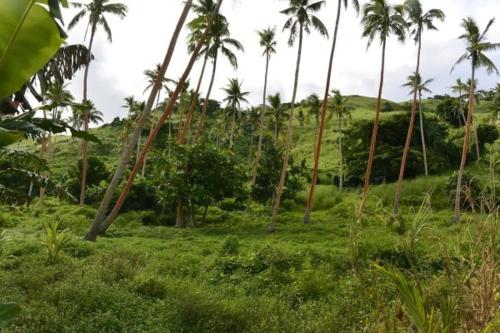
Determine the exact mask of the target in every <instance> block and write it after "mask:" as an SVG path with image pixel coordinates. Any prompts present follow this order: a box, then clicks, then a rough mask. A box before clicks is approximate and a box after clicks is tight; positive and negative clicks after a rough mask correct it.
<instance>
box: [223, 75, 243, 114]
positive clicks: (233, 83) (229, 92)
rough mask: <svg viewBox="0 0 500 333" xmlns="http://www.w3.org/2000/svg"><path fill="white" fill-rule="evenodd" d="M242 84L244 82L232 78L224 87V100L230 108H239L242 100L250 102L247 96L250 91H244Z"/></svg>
mask: <svg viewBox="0 0 500 333" xmlns="http://www.w3.org/2000/svg"><path fill="white" fill-rule="evenodd" d="M242 85H243V82H240V81H238V79H230V80H229V83H228V85H227V86H226V87H225V88H222V90H224V92H225V93H226V98H224V102H226V103H227V106H228V107H229V108H231V109H234V110H239V109H240V107H241V103H242V102H244V103H248V100H247V99H246V96H248V94H250V92H248V91H242V89H241V86H242Z"/></svg>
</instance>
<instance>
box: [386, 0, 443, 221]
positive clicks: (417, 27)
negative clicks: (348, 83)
mask: <svg viewBox="0 0 500 333" xmlns="http://www.w3.org/2000/svg"><path fill="white" fill-rule="evenodd" d="M402 9H403V11H404V12H405V13H406V14H407V15H408V18H409V21H410V22H409V24H410V26H411V27H412V28H413V30H412V31H411V35H413V36H414V41H415V43H416V44H417V47H418V51H417V65H416V70H415V74H414V75H412V76H410V77H409V79H413V89H412V93H413V104H412V109H411V114H410V124H409V127H408V133H407V135H406V141H405V147H404V150H403V157H402V159H401V167H400V170H399V179H398V184H397V187H396V196H395V199H394V214H395V215H398V214H399V204H400V198H401V189H402V188H403V180H404V174H405V170H406V162H407V160H408V154H409V152H410V145H411V140H412V138H413V131H414V128H415V117H416V113H417V98H418V100H419V103H418V105H419V106H420V125H421V126H420V132H421V137H422V148H423V152H424V166H425V175H426V176H428V175H429V171H428V167H427V154H426V149H425V137H424V128H423V116H422V105H421V93H422V89H420V86H425V83H422V82H421V77H420V59H421V54H422V35H423V32H424V29H427V30H437V28H436V27H435V26H434V22H433V21H434V20H441V21H444V18H445V15H444V13H443V11H441V10H440V9H430V10H429V11H428V12H424V11H423V9H422V4H421V3H420V0H406V1H405V3H404V5H403V7H402Z"/></svg>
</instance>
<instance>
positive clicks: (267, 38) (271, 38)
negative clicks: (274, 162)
mask: <svg viewBox="0 0 500 333" xmlns="http://www.w3.org/2000/svg"><path fill="white" fill-rule="evenodd" d="M257 34H258V35H259V44H260V46H261V47H262V48H263V49H264V51H263V52H262V55H263V56H265V57H266V70H265V74H264V92H263V94H262V112H261V113H260V121H259V144H258V146H257V153H256V155H255V163H254V165H253V170H252V186H254V185H255V182H256V180H257V170H258V169H259V165H260V159H261V158H262V140H263V136H264V121H265V119H266V111H267V104H266V102H267V78H268V74H269V62H270V61H271V55H272V54H274V53H276V45H277V44H278V42H277V41H276V29H274V28H273V29H271V27H269V28H267V29H264V30H260V31H257Z"/></svg>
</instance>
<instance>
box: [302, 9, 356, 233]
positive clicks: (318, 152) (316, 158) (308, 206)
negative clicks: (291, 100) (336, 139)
mask: <svg viewBox="0 0 500 333" xmlns="http://www.w3.org/2000/svg"><path fill="white" fill-rule="evenodd" d="M351 2H352V5H353V6H354V9H355V10H356V12H357V13H359V1H358V0H351ZM342 3H343V4H344V7H345V9H347V6H348V4H349V1H348V0H338V3H337V18H336V20H335V30H334V33H333V40H332V48H331V52H330V62H329V63H328V73H327V77H326V85H325V94H324V98H323V104H322V107H321V115H320V124H319V131H318V133H317V138H316V142H315V145H314V147H315V149H314V166H313V171H312V177H311V186H310V188H309V193H308V196H307V203H306V209H305V214H304V222H305V223H306V224H307V223H310V220H311V209H312V205H313V200H314V191H315V189H316V183H317V182H318V171H319V160H320V156H321V145H322V143H323V131H324V129H325V124H326V122H325V118H326V113H327V107H328V106H327V105H328V102H327V101H328V96H329V92H330V82H331V79H332V71H333V59H334V56H335V49H336V46H337V35H338V32H339V26H340V14H341V10H342Z"/></svg>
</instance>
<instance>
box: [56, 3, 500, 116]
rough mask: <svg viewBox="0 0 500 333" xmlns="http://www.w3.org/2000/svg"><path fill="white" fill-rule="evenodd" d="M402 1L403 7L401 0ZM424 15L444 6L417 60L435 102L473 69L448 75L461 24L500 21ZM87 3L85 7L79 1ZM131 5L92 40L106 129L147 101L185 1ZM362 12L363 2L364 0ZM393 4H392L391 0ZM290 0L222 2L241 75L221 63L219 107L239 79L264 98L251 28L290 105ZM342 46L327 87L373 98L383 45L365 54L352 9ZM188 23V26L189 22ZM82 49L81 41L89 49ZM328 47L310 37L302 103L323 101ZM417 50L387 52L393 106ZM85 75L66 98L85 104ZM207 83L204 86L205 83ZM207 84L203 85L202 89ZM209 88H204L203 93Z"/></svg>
mask: <svg viewBox="0 0 500 333" xmlns="http://www.w3.org/2000/svg"><path fill="white" fill-rule="evenodd" d="M401 1H402V0H401ZM421 1H422V4H423V7H424V10H428V9H430V8H440V9H442V10H443V11H444V12H445V13H446V16H447V17H446V21H445V22H444V23H439V22H438V23H436V25H437V26H438V28H439V29H440V30H439V31H437V32H425V34H424V39H423V40H424V47H423V53H422V70H421V72H422V76H423V78H424V79H428V78H433V79H434V80H435V81H434V82H433V84H432V86H431V89H432V90H433V92H434V93H436V94H444V93H449V89H448V88H449V87H450V86H451V85H452V84H453V82H454V81H455V80H456V79H457V78H458V77H462V78H463V79H466V78H468V77H469V76H470V73H469V67H468V66H467V65H466V64H464V65H462V66H460V67H458V68H457V69H456V70H455V71H454V72H453V73H452V74H450V69H451V66H452V65H453V64H454V62H455V61H456V60H457V59H458V57H459V56H460V55H461V54H462V53H464V44H463V42H462V41H461V40H458V39H457V37H458V36H459V35H460V34H461V33H462V30H461V28H460V23H461V20H462V19H463V18H464V17H466V16H471V17H473V18H474V19H476V20H477V22H478V23H479V25H480V28H481V29H484V27H485V25H486V23H487V22H488V20H489V19H491V18H492V17H493V16H494V15H495V14H497V13H500V1H499V0H474V1H471V0H421ZM83 2H87V1H83ZM121 2H122V3H125V4H126V5H127V6H128V7H129V13H128V16H127V18H126V19H124V20H119V19H114V18H110V19H109V22H110V25H111V28H112V30H113V43H111V44H110V43H108V41H107V40H106V37H105V34H104V33H103V32H102V31H99V32H98V36H97V38H96V41H95V46H94V50H93V53H94V55H95V57H96V59H95V61H94V62H92V65H91V70H90V79H89V82H90V86H89V94H90V99H92V100H93V101H94V102H95V104H96V105H97V107H98V108H99V109H100V110H101V111H102V112H103V113H104V115H105V119H106V121H110V120H112V119H113V118H114V117H116V116H119V117H124V116H125V115H126V110H125V109H123V108H121V106H122V105H123V98H124V97H126V96H129V95H134V96H135V97H136V98H137V99H146V98H147V96H146V95H144V94H143V91H144V88H145V86H146V83H145V79H144V75H143V71H144V70H145V69H148V68H153V67H154V66H155V64H157V63H159V62H161V61H162V59H163V58H164V54H165V52H166V49H167V47H168V43H169V40H170V37H171V35H172V32H173V30H174V27H175V25H176V23H177V20H178V16H179V14H180V13H181V11H182V7H183V1H181V0H121ZM326 2H327V4H326V6H325V7H324V9H323V10H322V11H321V12H320V13H319V14H318V16H319V17H320V19H321V20H322V21H323V22H324V23H325V25H326V26H327V27H328V28H329V31H330V35H331V34H332V30H333V25H334V20H335V15H336V13H335V11H336V3H337V1H334V0H327V1H326ZM360 2H361V3H362V4H364V3H366V2H367V1H366V0H360ZM390 2H391V3H398V2H399V1H398V2H394V1H390ZM287 4H288V1H287V0H226V1H224V4H223V8H222V12H223V14H224V15H225V16H226V17H227V18H228V20H229V23H230V30H231V34H232V37H233V38H236V39H237V40H239V41H240V42H241V43H242V44H243V45H244V47H245V52H244V53H241V54H238V60H239V68H238V69H237V70H233V68H232V67H231V66H230V65H229V64H228V62H227V60H225V59H223V60H221V62H220V67H218V72H217V77H216V81H215V87H214V91H213V98H215V99H219V100H220V99H222V98H223V96H224V94H223V92H222V90H221V89H220V88H221V87H223V86H224V85H226V83H227V81H228V78H236V77H237V78H239V79H240V80H243V88H244V90H246V91H250V93H251V94H250V98H249V101H250V103H251V104H252V105H257V104H259V103H260V102H261V100H262V97H261V96H262V86H263V80H264V79H263V76H264V64H265V62H264V61H265V60H264V58H263V57H262V50H261V49H260V46H259V43H258V37H257V34H256V31H257V30H260V29H263V28H266V27H268V26H271V27H276V28H277V31H278V52H277V54H276V55H275V56H274V57H273V58H272V60H271V66H270V73H269V90H268V91H269V94H271V93H276V92H280V93H281V94H282V98H283V100H284V101H288V100H289V99H290V98H291V94H292V88H293V75H294V66H295V59H296V48H290V47H289V46H288V45H287V43H286V42H287V37H288V35H287V32H282V27H283V23H284V22H285V20H286V17H285V16H284V15H282V14H280V13H279V12H280V10H282V9H284V8H286V7H287ZM74 13H75V11H74V9H72V10H68V11H67V12H66V13H65V18H66V22H69V20H70V19H71V17H72V16H73V15H74ZM342 14H343V16H342V19H341V29H340V32H339V41H338V48H337V53H336V59H335V67H334V75H333V79H332V86H333V87H335V88H338V89H340V90H341V91H342V93H343V94H346V95H347V94H359V95H366V96H375V95H376V93H377V88H378V79H379V72H380V52H381V51H380V47H379V44H378V43H374V44H373V45H372V46H371V48H370V49H368V50H367V49H366V40H364V39H362V38H361V29H360V26H359V21H360V17H357V16H356V13H355V12H354V10H353V9H349V10H348V11H347V12H345V11H344V12H343V13H342ZM191 18H192V17H191V16H190V17H189V18H188V20H189V19H191ZM85 28H86V24H85V22H81V23H80V25H79V26H77V27H76V28H75V29H73V30H71V31H70V32H69V36H70V37H69V40H68V42H69V43H82V42H84V40H83V38H84V32H85ZM186 36H187V31H186V29H184V31H183V34H182V36H181V38H180V39H179V43H178V47H177V49H176V52H175V55H174V58H173V61H172V63H171V65H170V68H169V69H168V72H167V77H169V78H174V79H177V78H179V77H180V75H181V74H182V72H183V70H184V68H185V66H186V64H187V61H188V59H189V58H188V53H187V49H186V43H185V41H186ZM489 38H490V41H492V42H500V21H499V22H497V23H496V24H495V25H494V26H493V27H492V29H491V31H490V33H489ZM85 42H87V41H85ZM330 45H331V43H330V41H329V40H327V39H326V38H323V37H320V36H319V34H318V33H317V32H314V31H313V32H312V34H311V35H309V36H306V38H305V42H304V52H303V60H302V67H301V72H300V83H299V92H298V94H299V95H298V98H299V99H303V98H305V97H307V96H308V95H310V94H311V93H318V94H322V91H323V89H324V85H325V80H326V66H327V64H328V57H329V50H330ZM490 56H491V59H493V61H494V62H495V63H496V64H497V65H498V66H500V52H497V53H496V54H490ZM415 61H416V47H415V45H414V43H413V41H408V42H407V43H406V44H404V45H403V44H401V43H399V42H398V41H397V40H396V39H395V38H391V39H390V40H389V43H388V48H387V65H386V85H385V89H384V97H385V98H388V99H392V100H395V101H402V100H405V99H407V98H408V92H407V90H405V89H404V88H401V84H403V83H404V82H405V80H406V78H407V76H408V75H410V74H411V73H412V72H413V71H414V70H415ZM199 71H200V65H199V64H198V65H197V66H195V67H194V69H193V71H192V74H191V78H192V79H191V85H192V86H194V85H195V84H196V82H195V81H196V78H197V77H198V75H199ZM82 76H83V75H82V73H80V74H79V75H78V76H77V77H76V78H75V80H74V81H73V83H72V84H71V90H72V92H73V93H74V95H75V97H76V98H78V99H81V96H82V93H81V90H82ZM478 79H479V88H480V89H487V88H490V87H493V86H494V85H495V84H496V82H499V81H500V78H499V77H498V76H496V75H492V76H488V75H487V74H486V73H485V72H484V71H481V72H480V73H479V74H478ZM207 81H208V79H207ZM207 84H208V82H207ZM205 87H206V85H205V86H204V89H205Z"/></svg>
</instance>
